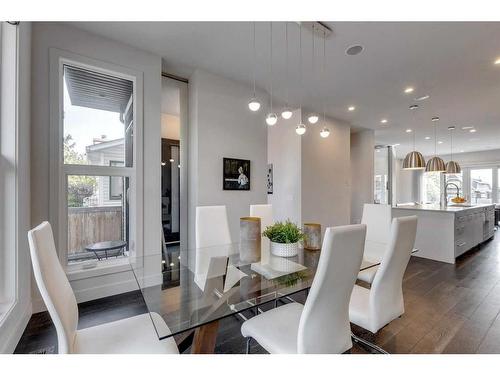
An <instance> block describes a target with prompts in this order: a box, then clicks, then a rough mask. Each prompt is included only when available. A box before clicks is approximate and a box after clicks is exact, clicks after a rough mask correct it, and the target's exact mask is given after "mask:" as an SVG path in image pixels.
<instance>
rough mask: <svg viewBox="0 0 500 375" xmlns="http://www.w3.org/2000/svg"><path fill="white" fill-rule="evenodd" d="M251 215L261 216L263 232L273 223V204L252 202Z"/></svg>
mask: <svg viewBox="0 0 500 375" xmlns="http://www.w3.org/2000/svg"><path fill="white" fill-rule="evenodd" d="M250 216H252V217H260V228H261V231H262V232H263V231H264V230H265V229H266V228H267V227H268V226H270V225H272V224H273V222H274V220H273V205H272V204H251V205H250Z"/></svg>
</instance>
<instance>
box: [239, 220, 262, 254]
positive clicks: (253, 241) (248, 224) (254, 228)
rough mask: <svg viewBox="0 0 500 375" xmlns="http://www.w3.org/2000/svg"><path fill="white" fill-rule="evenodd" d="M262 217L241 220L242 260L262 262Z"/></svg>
mask: <svg viewBox="0 0 500 375" xmlns="http://www.w3.org/2000/svg"><path fill="white" fill-rule="evenodd" d="M260 247H261V232H260V217H250V216H249V217H242V218H240V260H241V261H242V262H248V263H254V262H258V261H259V260H260Z"/></svg>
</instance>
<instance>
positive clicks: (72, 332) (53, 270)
mask: <svg viewBox="0 0 500 375" xmlns="http://www.w3.org/2000/svg"><path fill="white" fill-rule="evenodd" d="M28 242H29V246H30V253H31V262H32V264H33V273H34V275H35V280H36V283H37V285H38V289H39V290H40V294H41V295H42V298H43V301H44V302H45V305H46V306H47V309H48V311H49V314H50V317H51V319H52V322H53V323H54V325H55V327H56V331H57V344H58V352H59V353H60V354H68V353H78V354H114V353H116V354H119V353H130V354H134V353H138V354H149V353H151V354H157V353H161V354H178V353H179V350H178V349H177V345H176V344H175V341H174V339H173V338H169V339H165V340H161V341H160V340H159V338H158V335H157V333H156V330H155V326H156V328H158V329H161V330H162V332H164V333H165V332H168V333H170V330H169V328H168V326H167V325H166V324H165V322H164V321H163V319H162V318H161V316H160V315H158V314H156V313H151V314H141V315H137V316H134V317H132V318H127V319H122V320H118V321H114V322H111V323H106V324H102V325H98V326H94V327H90V328H85V329H81V330H77V326H78V306H77V304H76V299H75V295H74V293H73V289H72V288H71V285H70V284H69V281H68V278H67V277H66V274H65V273H64V270H63V268H62V266H61V263H60V262H59V259H58V257H57V252H56V247H55V244H54V237H53V234H52V228H51V226H50V224H49V223H48V222H46V221H44V222H43V223H42V224H40V225H39V226H37V227H36V228H34V229H32V230H30V231H29V232H28ZM152 319H154V320H155V323H156V324H155V326H154V325H153V322H152Z"/></svg>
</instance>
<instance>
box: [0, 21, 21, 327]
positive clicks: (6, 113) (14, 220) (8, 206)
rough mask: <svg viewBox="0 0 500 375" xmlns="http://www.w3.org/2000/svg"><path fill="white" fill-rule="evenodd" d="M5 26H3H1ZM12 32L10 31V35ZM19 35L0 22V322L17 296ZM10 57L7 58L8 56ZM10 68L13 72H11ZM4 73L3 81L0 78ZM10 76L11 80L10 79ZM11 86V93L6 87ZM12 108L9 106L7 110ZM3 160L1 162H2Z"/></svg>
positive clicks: (14, 29)
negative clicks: (10, 47)
mask: <svg viewBox="0 0 500 375" xmlns="http://www.w3.org/2000/svg"><path fill="white" fill-rule="evenodd" d="M4 28H5V29H4ZM12 33H14V35H12ZM4 37H5V38H9V37H14V38H15V46H14V50H13V51H11V50H9V54H10V53H13V54H15V57H14V56H12V55H11V56H8V55H7V58H12V57H14V58H15V62H14V64H15V65H14V66H12V65H11V64H10V63H9V64H5V65H4V64H3V62H4V60H3V58H4V57H5V56H3V55H2V53H3V46H4V45H3V43H4V42H5V41H8V42H9V44H10V42H11V41H12V39H9V40H4V39H3V38H4ZM18 53H19V36H18V28H17V26H15V25H9V24H8V23H7V22H1V23H0V69H1V74H0V84H1V85H0V90H1V92H0V150H1V155H0V157H1V159H2V160H1V162H0V181H1V184H2V188H1V189H0V193H1V196H0V199H1V200H2V204H1V205H0V232H1V236H0V283H1V285H0V324H1V323H2V322H3V320H4V318H5V317H6V316H7V315H8V313H9V311H10V310H11V309H12V308H13V307H14V306H15V304H16V302H17V300H18V297H19V283H18V241H17V235H18V190H19V189H18V188H19V183H18V181H19V179H18V160H19V149H18V140H19V126H18V123H19V118H18V113H19V111H18V95H19V77H18V67H19V58H18ZM9 61H10V60H9ZM11 69H14V70H15V72H14V74H12V71H11ZM2 77H7V78H8V79H7V80H6V81H1V78H2ZM10 79H12V81H11V80H10ZM12 86H14V87H13V88H14V95H12V92H11V91H10V90H11V88H12ZM11 109H12V110H11ZM4 164H5V165H4Z"/></svg>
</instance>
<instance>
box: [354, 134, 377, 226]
mask: <svg viewBox="0 0 500 375" xmlns="http://www.w3.org/2000/svg"><path fill="white" fill-rule="evenodd" d="M374 147H375V132H374V131H373V130H362V131H358V132H355V133H351V154H350V158H351V223H360V222H361V216H362V215H363V205H364V204H365V203H373V174H374V172H373V170H374V163H375V160H374V158H375V157H374Z"/></svg>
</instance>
